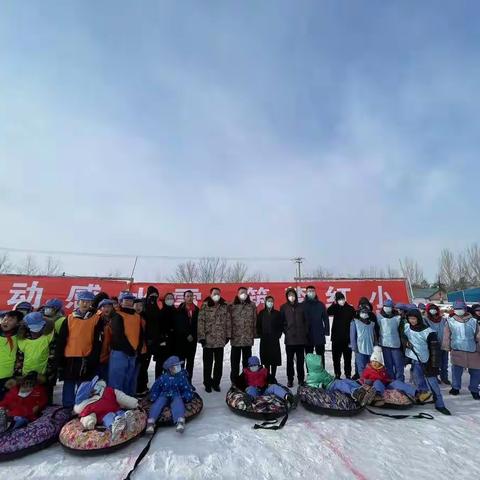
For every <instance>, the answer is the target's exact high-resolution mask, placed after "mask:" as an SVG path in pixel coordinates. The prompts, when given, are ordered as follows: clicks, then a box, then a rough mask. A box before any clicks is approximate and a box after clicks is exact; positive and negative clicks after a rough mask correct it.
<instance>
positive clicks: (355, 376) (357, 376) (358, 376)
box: [352, 373, 360, 380]
mask: <svg viewBox="0 0 480 480" xmlns="http://www.w3.org/2000/svg"><path fill="white" fill-rule="evenodd" d="M352 380H360V375H359V374H358V373H356V374H355V375H354V376H353V377H352Z"/></svg>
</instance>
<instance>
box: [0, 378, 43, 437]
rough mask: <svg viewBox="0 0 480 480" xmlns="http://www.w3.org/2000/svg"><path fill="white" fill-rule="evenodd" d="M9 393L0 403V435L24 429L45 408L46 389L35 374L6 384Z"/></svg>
mask: <svg viewBox="0 0 480 480" xmlns="http://www.w3.org/2000/svg"><path fill="white" fill-rule="evenodd" d="M7 385H8V387H9V388H10V391H9V392H8V393H7V394H6V395H5V398H4V399H3V400H2V401H1V402H0V433H3V432H5V431H7V430H15V429H17V428H21V427H24V426H25V425H28V423H30V422H32V421H34V420H36V419H37V418H38V417H39V416H40V414H41V412H42V410H43V409H44V408H45V407H46V406H47V403H48V396H47V390H46V388H45V387H44V386H43V385H41V384H40V381H39V379H38V378H37V373H36V372H30V373H29V374H28V375H26V376H24V377H22V378H20V379H19V380H18V381H15V380H11V381H10V382H8V383H7Z"/></svg>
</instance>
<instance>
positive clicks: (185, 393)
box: [146, 356, 195, 435]
mask: <svg viewBox="0 0 480 480" xmlns="http://www.w3.org/2000/svg"><path fill="white" fill-rule="evenodd" d="M163 369H164V373H163V374H162V375H160V377H158V378H157V379H156V380H155V383H154V384H153V386H152V388H151V389H150V400H151V401H152V402H153V405H152V406H151V407H150V412H149V415H148V420H147V430H146V433H147V434H149V435H152V434H153V433H154V432H155V423H156V421H157V419H158V417H159V416H160V414H161V413H162V410H163V409H164V408H165V407H167V406H170V409H171V411H172V417H173V423H174V424H175V425H176V426H177V429H176V430H177V432H179V433H183V431H184V430H185V402H190V401H192V400H193V398H194V394H195V389H194V387H193V386H192V384H191V383H190V379H189V376H188V372H187V371H186V370H185V369H184V368H183V362H182V361H180V359H179V358H178V357H175V356H172V357H169V358H167V359H166V360H165V362H163Z"/></svg>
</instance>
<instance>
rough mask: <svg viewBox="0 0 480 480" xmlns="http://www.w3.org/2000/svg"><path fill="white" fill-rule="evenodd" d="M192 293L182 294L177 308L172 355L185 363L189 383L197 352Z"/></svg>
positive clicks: (196, 320)
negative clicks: (181, 300) (180, 302)
mask: <svg viewBox="0 0 480 480" xmlns="http://www.w3.org/2000/svg"><path fill="white" fill-rule="evenodd" d="M193 298H194V297H193V292H192V291H191V290H187V291H186V292H184V294H183V303H182V304H180V305H179V307H178V308H177V314H176V316H175V323H174V325H173V336H174V345H175V346H174V353H175V355H177V356H178V357H180V359H181V360H184V361H185V370H187V373H188V376H189V378H190V382H191V381H192V377H193V367H194V364H195V354H196V352H197V341H198V336H197V327H198V312H199V308H198V307H197V306H196V305H195V304H194V303H193Z"/></svg>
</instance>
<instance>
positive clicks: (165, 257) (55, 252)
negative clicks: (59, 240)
mask: <svg viewBox="0 0 480 480" xmlns="http://www.w3.org/2000/svg"><path fill="white" fill-rule="evenodd" d="M0 251H5V252H14V253H36V254H41V255H70V256H77V257H103V258H129V259H134V258H137V257H138V258H149V259H163V260H201V259H202V258H217V257H212V256H211V255H210V256H205V255H204V256H198V257H189V256H177V255H139V254H136V253H132V254H126V253H98V252H76V251H68V250H37V249H28V248H12V247H2V246H0ZM219 258H221V259H222V260H234V261H257V262H258V261H270V262H271V261H289V262H290V261H292V258H291V257H224V256H220V257H219Z"/></svg>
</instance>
